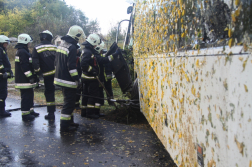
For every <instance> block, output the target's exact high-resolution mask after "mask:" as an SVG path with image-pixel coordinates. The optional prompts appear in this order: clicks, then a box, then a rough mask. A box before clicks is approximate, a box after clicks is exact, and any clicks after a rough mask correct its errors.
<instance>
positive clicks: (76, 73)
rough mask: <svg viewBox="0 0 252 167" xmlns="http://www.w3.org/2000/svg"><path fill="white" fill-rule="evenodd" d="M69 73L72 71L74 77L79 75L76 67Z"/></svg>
mask: <svg viewBox="0 0 252 167" xmlns="http://www.w3.org/2000/svg"><path fill="white" fill-rule="evenodd" d="M69 73H70V75H71V76H72V77H73V76H76V75H78V72H77V70H76V69H73V70H70V71H69Z"/></svg>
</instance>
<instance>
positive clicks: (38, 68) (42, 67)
mask: <svg viewBox="0 0 252 167" xmlns="http://www.w3.org/2000/svg"><path fill="white" fill-rule="evenodd" d="M56 49H57V46H55V45H52V44H51V42H49V41H46V40H45V41H41V43H40V44H39V45H37V46H35V47H34V48H33V51H32V65H33V67H34V71H35V72H36V73H37V74H40V73H43V76H44V77H47V76H52V75H54V73H55V67H54V61H55V53H56Z"/></svg>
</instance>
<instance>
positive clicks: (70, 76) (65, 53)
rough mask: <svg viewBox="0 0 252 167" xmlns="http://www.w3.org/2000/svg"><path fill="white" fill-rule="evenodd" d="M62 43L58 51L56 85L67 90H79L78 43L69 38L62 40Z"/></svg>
mask: <svg viewBox="0 0 252 167" xmlns="http://www.w3.org/2000/svg"><path fill="white" fill-rule="evenodd" d="M61 40H62V42H61V44H60V45H59V46H58V48H57V50H56V58H55V65H56V69H55V76H54V84H56V85H58V86H62V87H67V88H77V84H76V83H75V81H78V80H79V76H78V72H77V67H76V54H77V48H78V45H77V42H76V41H75V40H74V39H73V38H71V37H69V36H64V37H62V38H61Z"/></svg>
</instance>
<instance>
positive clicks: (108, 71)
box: [103, 62, 112, 81]
mask: <svg viewBox="0 0 252 167" xmlns="http://www.w3.org/2000/svg"><path fill="white" fill-rule="evenodd" d="M103 66H104V75H105V81H107V80H109V79H112V65H111V63H110V62H108V63H106V64H104V65H103Z"/></svg>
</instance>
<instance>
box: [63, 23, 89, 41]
mask: <svg viewBox="0 0 252 167" xmlns="http://www.w3.org/2000/svg"><path fill="white" fill-rule="evenodd" d="M67 35H68V36H70V37H72V38H73V39H75V40H76V41H79V40H80V38H86V35H85V33H84V31H83V29H82V28H81V27H80V26H77V25H74V26H72V27H70V28H69V31H68V33H67Z"/></svg>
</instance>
